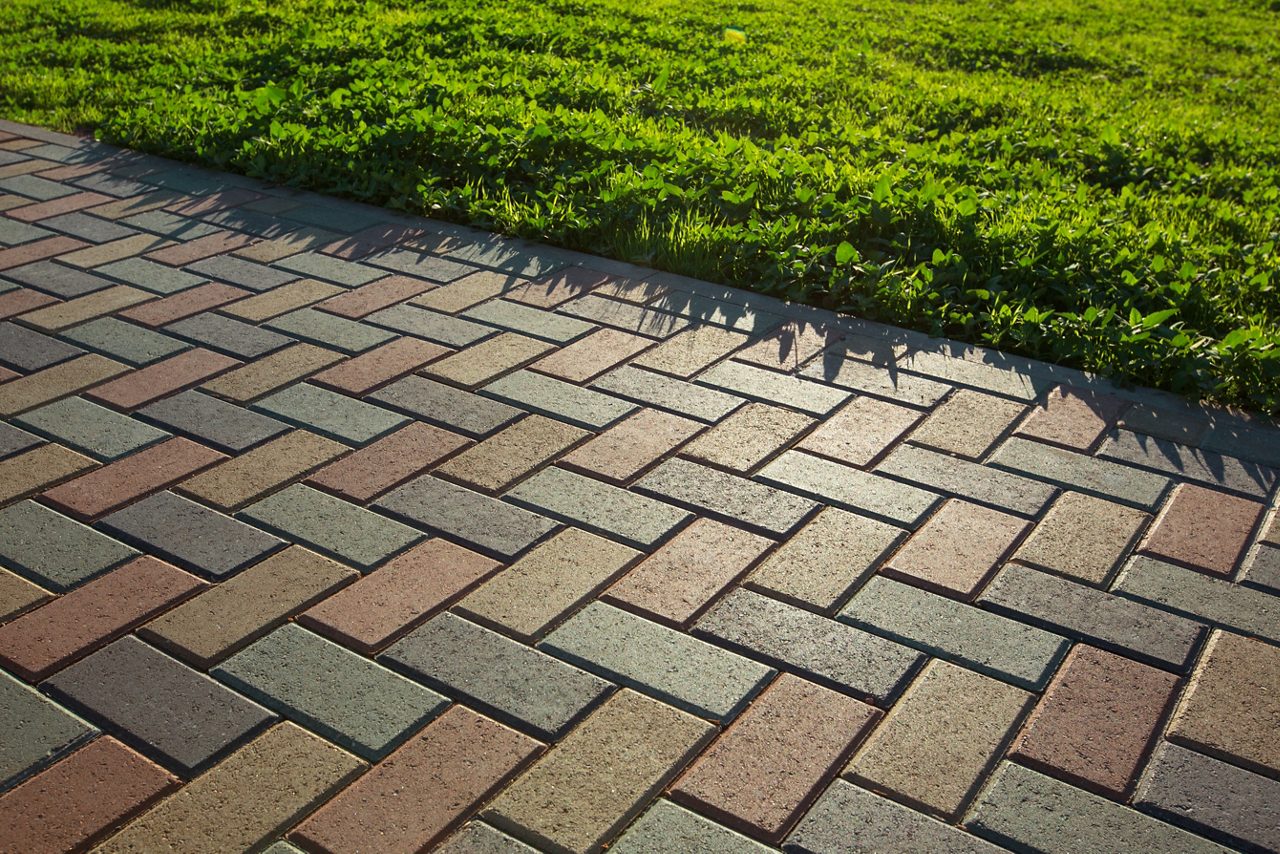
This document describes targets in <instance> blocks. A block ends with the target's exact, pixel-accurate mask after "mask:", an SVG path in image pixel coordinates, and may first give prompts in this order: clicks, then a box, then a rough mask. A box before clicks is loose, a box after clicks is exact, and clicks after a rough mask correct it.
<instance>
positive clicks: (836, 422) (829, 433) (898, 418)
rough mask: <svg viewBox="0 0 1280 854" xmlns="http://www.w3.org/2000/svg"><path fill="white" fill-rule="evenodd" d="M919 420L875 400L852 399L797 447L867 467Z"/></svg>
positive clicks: (916, 414) (902, 409)
mask: <svg viewBox="0 0 1280 854" xmlns="http://www.w3.org/2000/svg"><path fill="white" fill-rule="evenodd" d="M919 419H920V413H919V412H916V411H915V410H912V409H907V408H906V407H904V406H895V405H894V404H892V403H888V402H887V401H883V400H877V399H875V398H874V397H855V398H854V399H853V400H851V401H849V403H848V404H846V405H845V406H844V407H842V408H841V409H840V410H839V411H838V412H836V413H835V414H833V415H831V416H830V417H828V418H827V419H826V420H825V421H824V422H823V423H822V424H821V426H819V427H818V428H817V429H816V430H814V431H813V432H812V433H810V434H809V435H808V436H805V437H804V439H803V441H801V442H800V443H799V444H798V445H797V446H796V447H799V448H802V449H804V450H806V451H812V452H813V453H815V454H821V455H822V456H824V457H830V458H832V459H835V460H839V461H840V462H842V463H848V464H849V465H854V466H866V465H869V464H870V463H871V461H872V460H874V459H875V458H876V457H878V456H880V455H881V454H882V453H884V451H885V450H886V449H887V448H888V447H889V446H890V445H892V444H893V443H894V442H896V441H897V440H898V437H900V436H902V435H903V434H904V433H906V432H907V431H908V430H910V429H911V428H912V427H913V426H914V425H915V423H916V422H917V421H918V420H919Z"/></svg>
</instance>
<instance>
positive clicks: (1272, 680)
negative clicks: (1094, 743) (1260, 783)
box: [1169, 630, 1280, 777]
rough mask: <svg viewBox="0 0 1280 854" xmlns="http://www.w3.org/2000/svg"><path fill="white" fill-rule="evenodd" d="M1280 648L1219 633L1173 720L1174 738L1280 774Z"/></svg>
mask: <svg viewBox="0 0 1280 854" xmlns="http://www.w3.org/2000/svg"><path fill="white" fill-rule="evenodd" d="M1277 686H1280V647H1275V646H1272V645H1271V644H1267V643H1263V642H1262V641H1259V640H1254V639H1253V638H1246V637H1242V636H1240V635H1236V634H1232V633H1230V632H1224V631H1221V630H1218V631H1215V632H1214V633H1213V635H1212V636H1211V637H1210V638H1209V642H1208V643H1207V644H1206V645H1205V651H1204V655H1203V656H1201V658H1200V663H1199V664H1198V665H1197V666H1196V671H1195V674H1194V675H1193V676H1192V677H1191V684H1190V685H1189V686H1188V687H1187V690H1186V691H1185V692H1184V693H1183V696H1182V702H1181V703H1180V704H1179V706H1178V710H1177V711H1176V712H1175V713H1174V716H1173V721H1172V722H1171V723H1170V724H1169V738H1170V739H1171V740H1173V741H1177V742H1179V743H1181V744H1185V745H1187V746H1188V747H1193V748H1195V749H1196V750H1199V751H1200V752H1202V753H1208V754H1211V755H1213V756H1216V757H1218V758H1220V759H1224V760H1226V761H1227V762H1231V763H1233V764H1236V765H1242V766H1244V767H1245V768H1249V769H1250V770H1253V771H1257V772H1259V773H1261V774H1266V775H1268V776H1271V777H1280V739H1278V738H1276V733H1277V732H1280V690H1278V689H1277Z"/></svg>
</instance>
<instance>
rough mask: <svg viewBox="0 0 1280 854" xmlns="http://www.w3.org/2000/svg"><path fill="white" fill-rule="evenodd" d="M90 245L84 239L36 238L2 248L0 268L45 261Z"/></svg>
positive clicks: (0, 251)
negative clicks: (28, 241) (8, 247)
mask: <svg viewBox="0 0 1280 854" xmlns="http://www.w3.org/2000/svg"><path fill="white" fill-rule="evenodd" d="M7 215H8V214H7V212H6V216H7ZM88 245H89V244H88V243H85V242H84V241H82V240H76V239H74V238H71V237H62V236H57V237H46V238H44V239H43V240H34V241H32V242H31V243H23V244H21V245H19V246H14V247H12V248H10V249H0V270H9V269H12V268H13V267H21V266H22V265H23V264H31V263H33V262H35V261H43V260H44V259H45V258H52V257H53V256H55V255H62V254H64V253H66V252H74V251H75V250H77V249H84V248H86V247H87V246H88Z"/></svg>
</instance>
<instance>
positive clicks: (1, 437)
mask: <svg viewBox="0 0 1280 854" xmlns="http://www.w3.org/2000/svg"><path fill="white" fill-rule="evenodd" d="M37 411H39V410H37ZM43 441H44V440H43V439H41V438H40V437H39V436H33V435H32V434H30V433H28V432H27V431H26V430H19V429H18V428H17V427H15V426H13V425H12V424H10V423H8V422H6V421H0V458H3V457H11V456H13V455H14V454H16V453H19V452H20V451H25V450H27V449H28V448H34V447H35V446H36V445H39V444H40V443H41V442H43Z"/></svg>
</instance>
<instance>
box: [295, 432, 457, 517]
mask: <svg viewBox="0 0 1280 854" xmlns="http://www.w3.org/2000/svg"><path fill="white" fill-rule="evenodd" d="M468 444H470V440H469V439H467V438H465V437H463V436H459V435H457V434H456V433H450V432H449V431H448V430H444V429H441V428H439V427H433V426H431V425H430V424H423V423H422V422H420V421H415V422H414V423H412V424H410V425H409V426H407V427H403V428H401V429H400V430H397V431H396V432H394V433H392V434H391V435H389V436H384V437H382V438H381V439H379V440H378V441H376V442H374V443H373V444H371V445H368V446H366V447H364V448H361V449H360V450H358V451H356V452H355V453H353V454H350V455H348V456H346V457H343V458H342V459H340V460H338V461H336V462H334V463H330V464H329V465H327V466H325V467H324V468H322V469H320V471H318V472H316V473H315V474H313V475H312V476H311V477H309V478H307V482H308V483H310V484H312V485H314V486H318V487H320V488H322V489H326V490H328V491H329V492H332V493H334V494H336V495H340V496H342V497H343V498H346V499H347V500H349V501H355V502H358V503H360V504H364V503H365V502H368V501H372V500H373V498H374V497H375V496H378V495H380V494H382V493H383V492H386V491H387V490H388V489H391V488H392V487H393V486H397V485H399V484H401V483H403V482H404V481H406V480H408V479H409V478H411V477H413V476H414V475H416V474H418V473H419V472H422V471H424V470H426V469H428V468H430V467H431V466H432V465H434V464H435V463H436V462H437V461H438V460H441V459H443V458H444V457H447V456H448V455H449V454H451V453H453V452H454V451H456V450H458V449H459V448H464V447H466V446H467V445H468Z"/></svg>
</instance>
